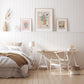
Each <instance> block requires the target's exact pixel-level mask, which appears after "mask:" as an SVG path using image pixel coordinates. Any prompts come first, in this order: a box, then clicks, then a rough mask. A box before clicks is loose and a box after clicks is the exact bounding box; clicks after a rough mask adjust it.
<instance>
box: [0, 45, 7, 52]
mask: <svg viewBox="0 0 84 84" xmlns="http://www.w3.org/2000/svg"><path fill="white" fill-rule="evenodd" d="M3 50H6V51H8V50H9V48H8V47H7V46H0V51H3Z"/></svg>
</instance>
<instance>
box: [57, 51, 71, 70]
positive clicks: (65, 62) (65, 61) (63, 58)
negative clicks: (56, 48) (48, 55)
mask: <svg viewBox="0 0 84 84" xmlns="http://www.w3.org/2000/svg"><path fill="white" fill-rule="evenodd" d="M56 55H57V56H59V59H60V63H61V68H67V69H68V70H69V67H70V66H69V58H68V55H67V52H66V51H63V52H58V53H56Z"/></svg>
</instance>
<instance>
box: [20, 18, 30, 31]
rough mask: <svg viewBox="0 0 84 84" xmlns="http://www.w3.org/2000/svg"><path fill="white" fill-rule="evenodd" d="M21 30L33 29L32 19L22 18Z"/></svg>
mask: <svg viewBox="0 0 84 84" xmlns="http://www.w3.org/2000/svg"><path fill="white" fill-rule="evenodd" d="M21 31H31V19H28V18H25V19H21Z"/></svg>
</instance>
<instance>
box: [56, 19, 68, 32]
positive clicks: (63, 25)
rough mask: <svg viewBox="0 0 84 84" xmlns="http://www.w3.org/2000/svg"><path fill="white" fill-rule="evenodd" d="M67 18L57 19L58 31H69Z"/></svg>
mask: <svg viewBox="0 0 84 84" xmlns="http://www.w3.org/2000/svg"><path fill="white" fill-rule="evenodd" d="M67 21H68V19H67V18H58V19H57V31H58V32H67Z"/></svg>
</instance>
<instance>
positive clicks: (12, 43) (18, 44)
mask: <svg viewBox="0 0 84 84" xmlns="http://www.w3.org/2000/svg"><path fill="white" fill-rule="evenodd" d="M3 44H4V45H7V46H22V43H21V42H18V43H16V42H5V43H3Z"/></svg>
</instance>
